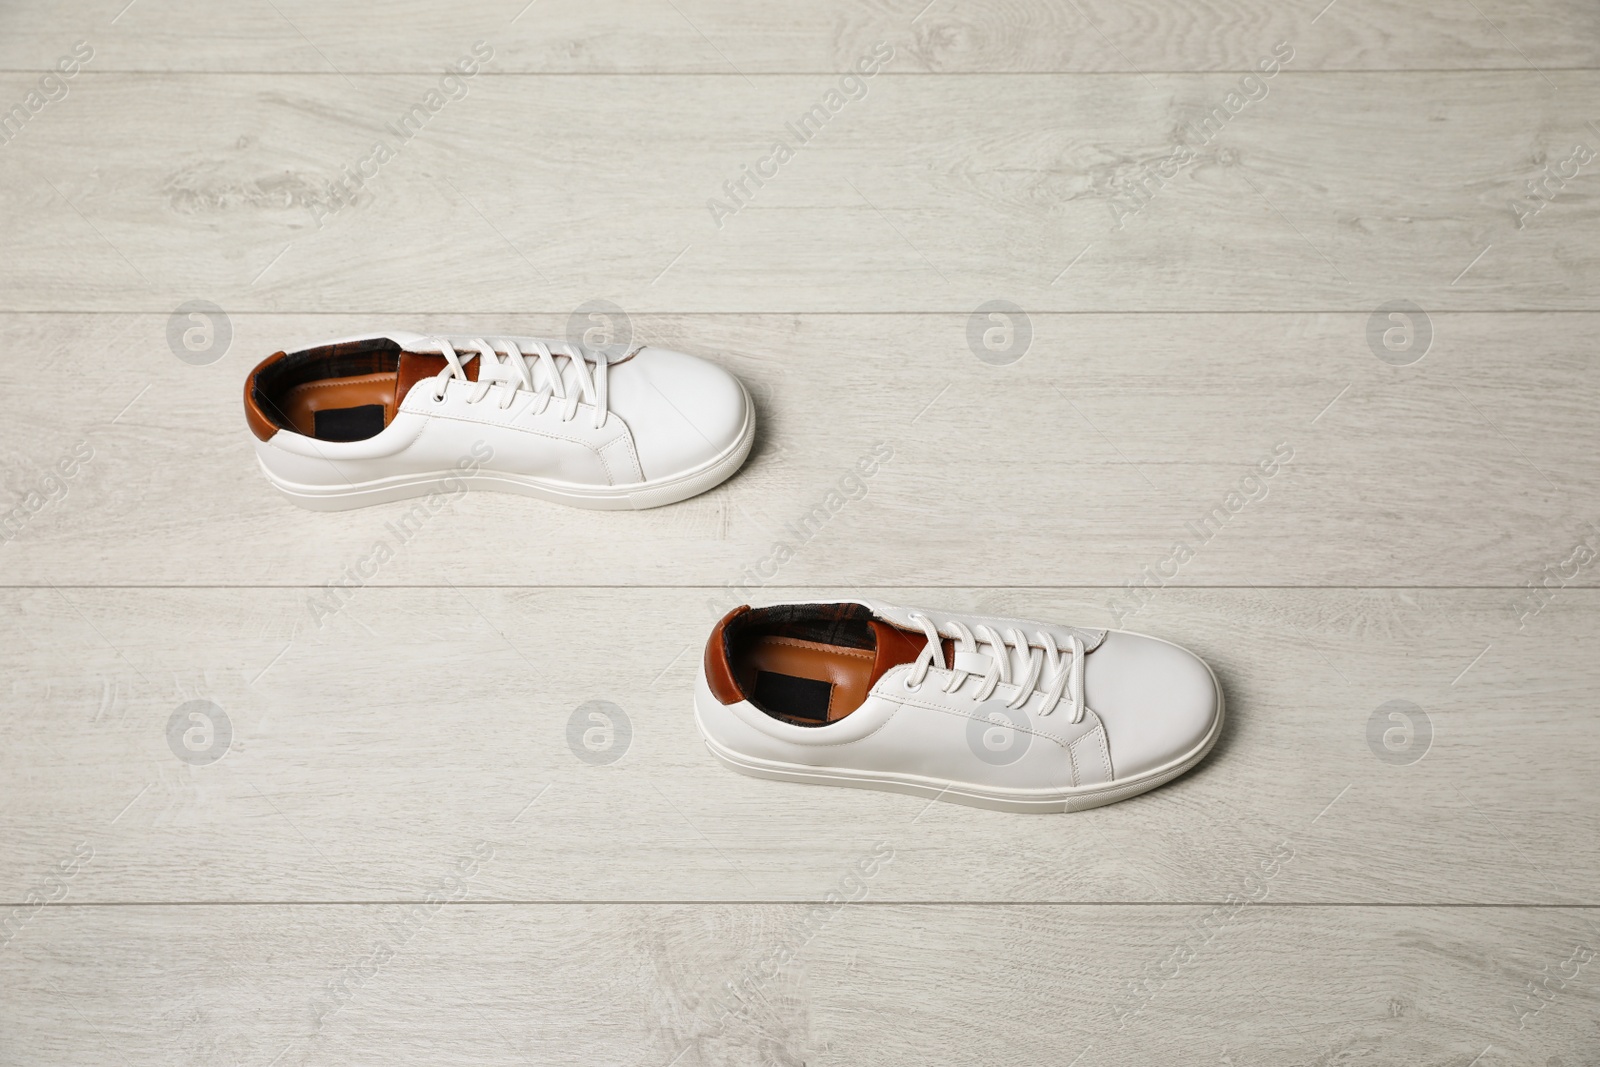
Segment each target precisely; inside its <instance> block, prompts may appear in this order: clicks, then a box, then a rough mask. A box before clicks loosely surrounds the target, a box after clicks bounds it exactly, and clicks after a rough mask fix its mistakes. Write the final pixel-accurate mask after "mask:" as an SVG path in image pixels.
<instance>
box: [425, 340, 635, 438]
mask: <svg viewBox="0 0 1600 1067" xmlns="http://www.w3.org/2000/svg"><path fill="white" fill-rule="evenodd" d="M433 340H434V342H435V343H436V344H438V346H439V351H440V354H442V355H443V356H444V370H442V371H440V372H439V373H438V374H437V375H436V376H435V377H434V379H433V381H434V386H433V399H434V400H436V401H442V400H443V399H444V392H445V387H446V386H447V385H449V384H450V382H451V380H452V379H458V378H459V379H460V380H462V381H467V382H470V379H468V378H467V370H466V364H468V363H471V362H472V361H473V360H474V359H478V360H480V362H479V364H478V381H477V382H476V383H472V384H476V385H477V389H476V390H474V391H473V394H472V396H470V397H468V398H467V403H469V404H476V403H477V402H478V401H480V400H482V399H483V398H484V397H486V396H488V395H489V392H490V391H491V390H492V389H493V388H494V387H495V386H496V385H500V386H504V388H503V389H502V390H501V391H500V407H501V409H502V410H503V409H505V408H508V407H510V406H511V404H512V401H514V400H516V398H517V393H518V391H519V390H523V389H525V390H527V391H528V392H530V393H532V394H533V398H534V399H533V408H532V412H533V414H535V415H538V414H540V413H542V412H543V411H544V410H545V408H547V407H549V406H550V401H551V400H552V399H555V400H559V401H561V402H562V405H563V406H562V411H561V421H562V422H570V421H572V419H573V418H574V417H575V416H576V415H577V413H578V405H579V404H580V403H582V402H584V401H587V402H588V403H589V404H591V405H592V406H593V408H594V428H595V429H597V430H598V429H600V428H601V427H603V426H604V425H605V424H606V416H607V415H608V414H609V410H608V409H607V407H606V366H607V364H608V361H607V358H606V356H605V354H604V353H598V352H590V351H588V350H586V349H585V348H584V347H583V346H582V345H576V344H558V345H556V346H554V347H552V346H551V345H548V344H546V343H545V342H543V341H534V342H533V351H532V352H531V353H524V352H523V351H522V349H520V348H518V347H517V345H516V343H515V342H514V341H510V340H504V339H502V340H500V341H498V342H497V343H495V344H490V343H489V342H488V341H487V340H485V339H484V338H482V337H474V338H472V339H470V340H462V339H460V338H457V339H456V340H455V342H454V343H452V342H451V340H450V339H449V338H446V337H435V338H434V339H433ZM456 345H460V346H461V347H462V348H463V349H476V351H475V352H471V353H469V354H468V355H467V356H466V357H465V358H464V359H463V358H462V356H461V355H459V354H457V352H456ZM557 356H560V357H562V358H564V359H565V360H566V367H567V370H568V372H569V374H570V377H571V378H572V381H571V382H570V383H569V382H568V381H567V380H566V377H565V376H563V374H562V373H561V371H560V370H559V369H557V367H556V357H557ZM535 358H536V364H537V366H538V367H539V368H540V369H542V370H543V371H544V375H543V381H541V382H540V384H539V387H538V388H535V387H534V384H533V383H534V373H533V367H532V366H530V364H529V362H528V361H529V360H530V359H535ZM591 365H592V366H593V368H594V369H593V371H591V370H590V369H589V368H590V366H591ZM491 366H493V367H509V368H510V370H511V372H512V374H511V375H510V376H500V375H495V376H493V377H491V376H490V367H491ZM569 386H570V387H569Z"/></svg>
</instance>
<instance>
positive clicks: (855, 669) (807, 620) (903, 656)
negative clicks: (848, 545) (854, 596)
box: [712, 604, 925, 726]
mask: <svg viewBox="0 0 1600 1067" xmlns="http://www.w3.org/2000/svg"><path fill="white" fill-rule="evenodd" d="M714 640H715V639H714ZM720 644H721V647H720V649H713V650H712V652H713V653H714V654H715V653H718V652H720V654H721V655H722V656H724V657H725V658H726V665H727V670H728V675H729V676H731V679H732V681H733V684H734V685H736V686H737V687H738V689H739V691H740V695H741V696H743V698H744V699H746V700H748V701H749V702H750V703H751V704H753V705H755V707H757V708H758V709H760V710H761V711H763V712H765V713H766V714H768V715H771V716H772V717H773V718H775V719H781V720H783V721H784V722H790V723H794V724H796V725H798V726H826V725H827V724H829V723H832V722H838V721H839V720H840V719H843V718H844V717H845V716H847V715H849V714H850V713H851V712H853V711H855V710H856V709H857V708H859V707H860V706H861V705H862V703H864V702H865V701H866V699H867V694H868V693H869V692H870V691H871V689H872V686H873V684H874V683H875V682H877V680H878V679H879V678H880V677H881V676H882V675H883V673H884V672H885V671H887V670H888V669H889V668H890V667H893V666H896V665H898V664H901V663H907V662H910V661H911V660H912V659H914V658H916V655H917V653H918V652H919V651H920V650H921V648H922V645H923V644H925V641H923V640H922V639H921V638H920V637H918V636H915V635H911V634H908V633H907V632H906V631H904V630H900V629H897V628H895V627H893V626H890V625H888V624H886V623H883V622H880V621H879V620H877V619H876V618H874V617H873V614H872V612H871V610H870V609H868V608H867V607H865V606H864V605H861V604H784V605H779V606H776V607H770V608H753V609H750V610H746V611H741V612H736V613H734V614H732V615H730V616H729V617H728V618H727V619H726V620H725V621H724V624H723V628H722V635H721V642H720Z"/></svg>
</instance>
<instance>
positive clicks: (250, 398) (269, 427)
mask: <svg viewBox="0 0 1600 1067" xmlns="http://www.w3.org/2000/svg"><path fill="white" fill-rule="evenodd" d="M284 356H285V353H283V352H274V353H273V354H272V355H270V356H268V357H267V358H266V359H264V360H262V361H261V362H260V363H257V364H256V368H255V370H253V371H251V372H250V376H249V377H248V378H246V379H245V380H244V421H245V422H247V423H248V424H249V425H250V432H251V433H253V434H255V435H256V436H257V437H259V438H260V439H261V440H263V441H269V440H271V439H272V435H273V434H275V433H277V432H278V424H277V423H276V422H274V421H273V420H272V419H270V418H268V417H267V413H266V412H264V411H262V410H261V407H260V406H259V405H258V404H257V403H256V379H257V378H259V377H260V376H261V372H262V371H263V370H265V369H266V368H268V367H270V366H271V365H272V364H274V363H276V362H278V360H280V359H283V358H284Z"/></svg>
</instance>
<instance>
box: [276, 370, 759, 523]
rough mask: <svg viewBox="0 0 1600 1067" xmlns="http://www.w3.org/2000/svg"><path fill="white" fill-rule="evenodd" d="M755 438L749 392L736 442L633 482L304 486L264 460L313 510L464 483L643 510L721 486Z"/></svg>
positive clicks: (446, 474) (473, 479)
mask: <svg viewBox="0 0 1600 1067" xmlns="http://www.w3.org/2000/svg"><path fill="white" fill-rule="evenodd" d="M755 439H756V416H755V405H753V404H751V403H750V397H749V395H748V394H746V396H745V416H744V426H743V427H742V428H741V429H740V431H739V436H738V438H737V439H736V440H735V441H734V442H733V444H731V445H729V446H728V447H727V448H725V449H723V450H722V452H721V453H719V454H718V455H716V456H713V457H712V458H711V459H709V460H707V461H706V462H704V463H702V464H701V465H700V466H698V467H695V468H693V469H692V470H688V471H685V472H683V473H682V474H677V475H674V476H672V477H671V478H660V479H657V480H656V481H648V482H635V483H633V484H632V485H580V484H577V483H573V482H555V481H550V480H548V479H544V478H534V477H530V476H527V475H519V474H511V473H507V472H504V471H485V470H479V471H476V472H474V473H473V474H471V475H466V474H463V473H462V472H460V471H456V470H445V471H429V472H424V473H419V474H403V475H397V476H395V477H392V478H379V479H376V480H374V481H370V482H355V483H351V484H346V485H339V486H324V485H300V484H297V483H295V482H290V481H286V480H284V479H283V478H280V477H278V476H277V475H276V474H274V473H273V472H272V471H271V470H270V469H268V467H267V465H266V463H264V462H263V463H261V473H262V474H264V475H266V478H267V481H268V482H270V483H272V487H273V488H274V489H276V490H278V492H280V493H282V494H283V495H284V496H286V497H288V498H289V499H290V500H292V501H293V502H294V503H296V504H298V505H300V506H301V507H303V508H307V509H309V510H311V511H347V510H349V509H351V508H364V507H367V506H369V505H371V504H384V503H388V502H389V501H392V500H406V499H409V498H411V497H418V496H427V495H428V494H429V493H432V492H434V491H436V490H444V491H445V492H459V491H460V488H461V486H462V485H465V486H466V487H467V488H468V489H487V490H489V491H491V492H498V493H517V494H519V495H521V496H532V497H538V498H540V499H541V500H551V501H554V502H556V503H558V504H566V505H569V506H571V507H575V508H589V509H591V510H594V511H642V510H644V509H645V508H658V507H661V506H662V505H664V504H676V503H677V502H678V501H680V500H687V499H689V498H690V497H692V496H698V495H699V494H701V493H704V492H705V491H706V490H708V489H712V488H715V487H716V486H718V485H721V484H722V483H723V482H725V481H727V480H728V479H729V478H731V477H733V474H734V472H735V471H737V470H738V469H739V468H740V467H741V466H743V465H744V461H745V458H746V457H747V456H749V455H750V446H751V445H752V444H754V443H755Z"/></svg>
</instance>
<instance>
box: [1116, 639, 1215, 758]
mask: <svg viewBox="0 0 1600 1067" xmlns="http://www.w3.org/2000/svg"><path fill="white" fill-rule="evenodd" d="M1084 664H1085V667H1084V699H1085V700H1086V702H1087V703H1088V705H1089V707H1090V708H1092V709H1093V710H1094V712H1095V714H1097V715H1099V716H1100V721H1101V723H1103V724H1104V726H1105V731H1106V745H1107V747H1108V748H1109V749H1110V750H1111V765H1112V768H1113V769H1114V771H1115V773H1116V776H1117V777H1118V778H1127V777H1131V776H1133V775H1138V774H1143V773H1144V772H1146V771H1150V770H1153V769H1155V768H1156V767H1160V766H1161V765H1163V764H1166V763H1171V762H1172V761H1173V760H1176V759H1179V758H1181V757H1183V756H1185V755H1188V754H1189V753H1191V752H1193V751H1194V750H1195V749H1196V748H1198V747H1199V746H1200V745H1201V744H1203V743H1204V742H1205V740H1206V738H1207V736H1208V735H1209V734H1210V733H1211V730H1212V727H1213V726H1214V725H1215V723H1216V721H1217V717H1218V715H1219V714H1221V710H1222V694H1221V693H1220V692H1219V690H1218V688H1217V683H1216V679H1215V678H1213V677H1212V674H1211V671H1210V670H1209V669H1208V668H1207V667H1206V665H1205V663H1203V662H1202V661H1201V660H1200V658H1199V657H1198V656H1196V655H1194V654H1193V653H1191V652H1189V651H1188V650H1186V649H1183V648H1179V647H1178V646H1177V645H1173V644H1169V643H1167V642H1166V641H1160V640H1157V639H1155V638H1153V637H1143V636H1140V635H1138V634H1128V633H1119V632H1112V633H1108V634H1107V635H1106V637H1105V640H1104V641H1102V642H1101V643H1100V645H1099V647H1097V648H1096V649H1095V650H1094V651H1093V652H1091V653H1089V655H1088V657H1087V658H1086V659H1085V661H1084Z"/></svg>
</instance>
